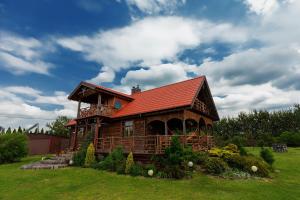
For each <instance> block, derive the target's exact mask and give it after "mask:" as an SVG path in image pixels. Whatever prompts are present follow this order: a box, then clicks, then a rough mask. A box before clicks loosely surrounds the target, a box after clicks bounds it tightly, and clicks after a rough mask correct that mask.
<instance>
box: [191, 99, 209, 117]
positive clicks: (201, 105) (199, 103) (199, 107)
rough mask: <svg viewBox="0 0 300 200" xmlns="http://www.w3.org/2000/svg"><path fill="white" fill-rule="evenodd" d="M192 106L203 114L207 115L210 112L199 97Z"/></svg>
mask: <svg viewBox="0 0 300 200" xmlns="http://www.w3.org/2000/svg"><path fill="white" fill-rule="evenodd" d="M194 108H195V109H197V110H199V111H201V112H203V113H204V114H207V115H209V113H210V112H209V109H208V107H207V105H206V104H205V103H204V102H202V101H200V100H199V99H196V100H195V102H194Z"/></svg>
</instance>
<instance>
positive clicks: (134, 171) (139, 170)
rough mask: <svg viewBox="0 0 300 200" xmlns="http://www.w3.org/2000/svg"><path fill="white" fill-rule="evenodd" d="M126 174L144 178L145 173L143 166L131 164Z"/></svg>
mask: <svg viewBox="0 0 300 200" xmlns="http://www.w3.org/2000/svg"><path fill="white" fill-rule="evenodd" d="M128 172H129V174H130V175H131V176H144V175H145V173H146V172H145V170H144V168H143V166H142V165H140V164H138V163H133V165H132V166H131V167H130V169H129V171H128Z"/></svg>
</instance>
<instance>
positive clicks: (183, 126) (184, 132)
mask: <svg viewBox="0 0 300 200" xmlns="http://www.w3.org/2000/svg"><path fill="white" fill-rule="evenodd" d="M182 128H183V134H184V135H186V127H185V119H184V118H183V120H182Z"/></svg>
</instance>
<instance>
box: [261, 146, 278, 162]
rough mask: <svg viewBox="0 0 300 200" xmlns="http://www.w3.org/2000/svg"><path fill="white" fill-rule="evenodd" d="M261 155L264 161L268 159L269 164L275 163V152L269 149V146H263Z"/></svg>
mask: <svg viewBox="0 0 300 200" xmlns="http://www.w3.org/2000/svg"><path fill="white" fill-rule="evenodd" d="M260 157H261V158H262V159H264V161H266V162H267V163H268V164H269V165H271V166H272V165H273V163H274V161H275V159H274V156H273V153H272V152H271V151H270V150H269V149H267V148H262V149H261V151H260Z"/></svg>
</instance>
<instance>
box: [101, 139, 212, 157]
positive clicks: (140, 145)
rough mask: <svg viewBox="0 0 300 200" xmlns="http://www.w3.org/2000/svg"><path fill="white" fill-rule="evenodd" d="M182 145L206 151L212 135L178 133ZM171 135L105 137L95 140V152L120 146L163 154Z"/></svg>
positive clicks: (126, 149) (148, 152)
mask: <svg viewBox="0 0 300 200" xmlns="http://www.w3.org/2000/svg"><path fill="white" fill-rule="evenodd" d="M178 137H179V140H180V142H181V143H182V144H183V145H184V146H191V147H192V149H193V151H207V150H209V149H211V147H212V146H213V138H212V136H188V135H179V136H178ZM171 138H172V136H169V135H167V136H164V135H150V136H131V137H105V138H98V139H97V140H96V152H97V153H110V152H111V151H112V150H113V149H115V148H117V147H122V148H123V151H124V152H125V153H129V152H132V153H134V154H163V153H164V151H165V149H166V148H167V147H169V146H170V144H171Z"/></svg>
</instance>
